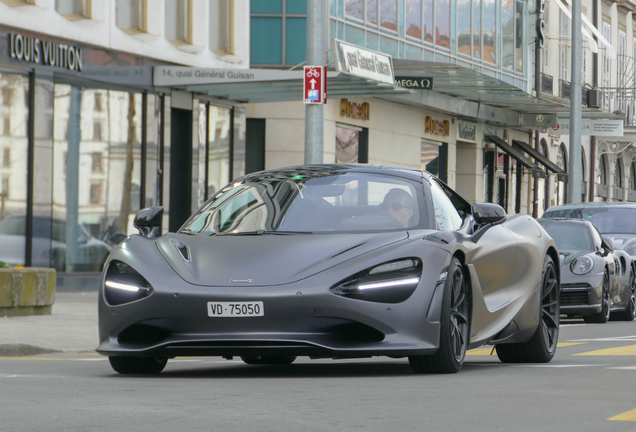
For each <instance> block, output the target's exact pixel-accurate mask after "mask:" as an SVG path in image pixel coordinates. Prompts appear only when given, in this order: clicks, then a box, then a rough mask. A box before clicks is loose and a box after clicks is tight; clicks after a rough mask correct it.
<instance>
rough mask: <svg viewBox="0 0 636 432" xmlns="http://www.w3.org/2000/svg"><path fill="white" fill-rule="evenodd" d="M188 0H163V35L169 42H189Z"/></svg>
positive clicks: (189, 13)
mask: <svg viewBox="0 0 636 432" xmlns="http://www.w3.org/2000/svg"><path fill="white" fill-rule="evenodd" d="M190 6H191V2H190V0H165V19H166V21H165V36H166V39H168V40H169V41H171V42H177V43H182V44H183V43H189V42H190V41H191V40H192V37H191V34H190V32H191V29H192V25H191V19H192V10H191V7H190Z"/></svg>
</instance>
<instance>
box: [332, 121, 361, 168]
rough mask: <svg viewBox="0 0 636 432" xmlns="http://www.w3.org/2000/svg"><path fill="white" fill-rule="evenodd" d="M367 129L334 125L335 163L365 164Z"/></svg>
mask: <svg viewBox="0 0 636 432" xmlns="http://www.w3.org/2000/svg"><path fill="white" fill-rule="evenodd" d="M367 135H368V133H367V129H363V128H358V127H354V126H349V125H341V124H336V163H367V161H368V153H367V150H368V144H367V139H366V137H367Z"/></svg>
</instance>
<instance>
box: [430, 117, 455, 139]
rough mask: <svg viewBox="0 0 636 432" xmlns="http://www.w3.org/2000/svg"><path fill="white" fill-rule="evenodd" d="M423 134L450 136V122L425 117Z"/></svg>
mask: <svg viewBox="0 0 636 432" xmlns="http://www.w3.org/2000/svg"><path fill="white" fill-rule="evenodd" d="M424 132H425V133H427V134H431V135H439V136H445V137H446V136H448V135H450V122H449V121H448V120H435V119H433V118H432V117H430V116H426V119H425V121H424Z"/></svg>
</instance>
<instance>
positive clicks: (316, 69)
mask: <svg viewBox="0 0 636 432" xmlns="http://www.w3.org/2000/svg"><path fill="white" fill-rule="evenodd" d="M326 76H327V75H326V71H325V67H324V66H305V69H304V74H303V101H304V102H305V103H306V104H324V103H327V91H326V90H327V88H326V87H327V79H326Z"/></svg>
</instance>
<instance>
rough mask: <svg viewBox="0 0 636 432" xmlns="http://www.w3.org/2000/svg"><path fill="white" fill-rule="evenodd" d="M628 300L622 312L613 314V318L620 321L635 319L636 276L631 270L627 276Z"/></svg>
mask: <svg viewBox="0 0 636 432" xmlns="http://www.w3.org/2000/svg"><path fill="white" fill-rule="evenodd" d="M629 283H630V287H629V299H628V302H627V307H626V308H625V310H624V311H623V312H615V313H614V316H615V317H616V319H618V320H620V321H633V320H634V318H636V274H635V273H634V269H633V268H632V269H631V271H630V274H629Z"/></svg>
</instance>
